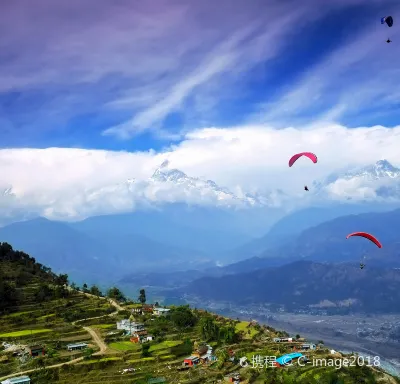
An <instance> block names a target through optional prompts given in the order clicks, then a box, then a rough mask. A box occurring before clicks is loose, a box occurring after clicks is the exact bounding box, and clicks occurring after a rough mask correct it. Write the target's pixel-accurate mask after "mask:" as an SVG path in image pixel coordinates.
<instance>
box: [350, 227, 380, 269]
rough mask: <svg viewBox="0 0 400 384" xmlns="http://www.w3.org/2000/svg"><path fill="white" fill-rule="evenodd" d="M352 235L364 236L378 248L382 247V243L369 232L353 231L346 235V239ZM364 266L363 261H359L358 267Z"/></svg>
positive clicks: (362, 267)
mask: <svg viewBox="0 0 400 384" xmlns="http://www.w3.org/2000/svg"><path fill="white" fill-rule="evenodd" d="M353 236H361V237H364V238H366V239H368V240H370V241H372V242H373V243H374V244H375V245H376V246H377V247H378V248H382V244H381V243H380V242H379V240H378V239H377V238H376V237H375V236H373V235H371V234H369V233H367V232H354V233H350V234H349V235H347V236H346V239H348V238H350V237H353ZM364 259H365V256H364V258H363V260H364ZM364 267H365V264H364V263H363V262H361V263H360V269H364Z"/></svg>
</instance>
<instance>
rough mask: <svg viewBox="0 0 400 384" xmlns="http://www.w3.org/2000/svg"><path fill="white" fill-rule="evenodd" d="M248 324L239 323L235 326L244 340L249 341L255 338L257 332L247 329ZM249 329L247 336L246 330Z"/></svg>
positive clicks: (251, 328) (244, 322)
mask: <svg viewBox="0 0 400 384" xmlns="http://www.w3.org/2000/svg"><path fill="white" fill-rule="evenodd" d="M249 324H250V323H249V322H248V321H241V322H240V323H238V324H236V330H237V331H238V332H243V333H244V337H245V338H246V339H251V338H252V337H253V336H255V335H256V334H257V333H258V331H257V330H256V329H255V328H254V327H249V328H247V327H248V325H249ZM249 329H250V334H248V330H249Z"/></svg>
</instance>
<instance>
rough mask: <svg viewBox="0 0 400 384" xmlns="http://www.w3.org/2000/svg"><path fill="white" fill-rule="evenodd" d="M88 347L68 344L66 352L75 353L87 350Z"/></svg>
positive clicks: (82, 344) (81, 344)
mask: <svg viewBox="0 0 400 384" xmlns="http://www.w3.org/2000/svg"><path fill="white" fill-rule="evenodd" d="M87 347H88V345H87V344H86V343H75V344H68V345H67V349H68V351H76V350H81V349H85V348H87Z"/></svg>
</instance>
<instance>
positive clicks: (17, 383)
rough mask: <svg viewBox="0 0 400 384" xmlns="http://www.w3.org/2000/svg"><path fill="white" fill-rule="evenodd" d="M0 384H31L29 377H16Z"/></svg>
mask: <svg viewBox="0 0 400 384" xmlns="http://www.w3.org/2000/svg"><path fill="white" fill-rule="evenodd" d="M1 384H31V379H30V378H29V376H18V377H12V378H11V379H7V380H5V381H2V382H1Z"/></svg>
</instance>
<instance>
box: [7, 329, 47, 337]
mask: <svg viewBox="0 0 400 384" xmlns="http://www.w3.org/2000/svg"><path fill="white" fill-rule="evenodd" d="M43 332H51V329H32V330H29V329H24V330H23V331H16V332H8V333H1V334H0V337H21V336H28V335H36V334H38V333H43Z"/></svg>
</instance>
